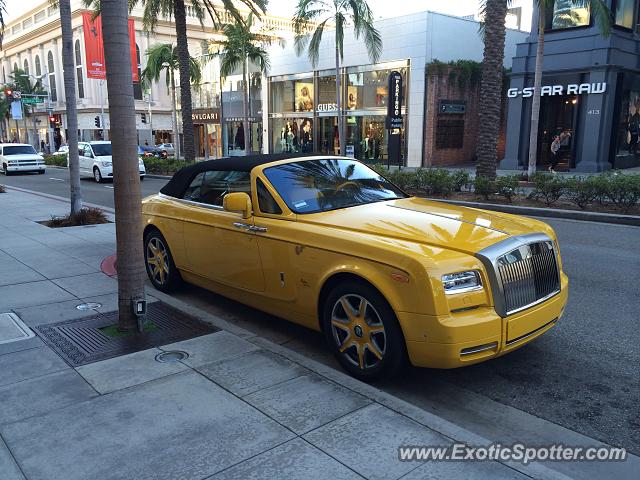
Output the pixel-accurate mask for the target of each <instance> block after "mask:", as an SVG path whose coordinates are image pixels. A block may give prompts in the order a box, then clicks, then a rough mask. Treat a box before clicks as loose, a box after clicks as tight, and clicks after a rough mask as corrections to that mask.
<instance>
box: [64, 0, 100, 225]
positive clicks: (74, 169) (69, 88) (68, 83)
mask: <svg viewBox="0 0 640 480" xmlns="http://www.w3.org/2000/svg"><path fill="white" fill-rule="evenodd" d="M56 1H57V2H58V4H59V6H60V25H61V28H62V67H63V76H64V96H65V104H66V111H67V144H68V145H69V157H68V158H69V181H70V184H71V185H70V192H69V193H70V200H71V214H72V215H73V214H75V213H78V212H79V211H80V210H81V209H82V191H81V189H80V158H79V156H78V110H77V104H76V76H75V72H76V69H75V61H74V60H75V57H74V54H73V31H72V29H71V0H56ZM107 38H108V37H107Z"/></svg>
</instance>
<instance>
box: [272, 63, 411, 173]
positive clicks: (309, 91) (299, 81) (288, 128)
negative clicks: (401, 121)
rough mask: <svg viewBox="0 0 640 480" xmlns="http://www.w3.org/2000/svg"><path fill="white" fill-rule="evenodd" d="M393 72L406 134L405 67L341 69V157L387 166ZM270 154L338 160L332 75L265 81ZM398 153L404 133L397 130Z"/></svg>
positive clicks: (334, 83)
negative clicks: (343, 141)
mask: <svg viewBox="0 0 640 480" xmlns="http://www.w3.org/2000/svg"><path fill="white" fill-rule="evenodd" d="M392 71H399V72H400V73H401V74H402V76H403V79H404V82H403V105H404V106H403V116H404V117H405V128H406V105H407V99H408V97H407V93H408V89H407V85H408V80H409V79H408V67H407V62H406V61H403V62H390V63H386V64H380V65H366V66H358V67H347V68H344V69H342V80H343V81H342V92H341V101H342V107H343V116H344V129H345V132H344V135H345V139H346V155H347V156H352V157H354V158H357V159H359V160H362V161H365V162H372V163H375V162H383V161H386V160H387V157H388V155H387V144H388V133H389V132H388V130H387V129H386V125H385V123H386V114H387V104H388V101H389V92H388V80H389V75H390V73H391V72H392ZM270 80H271V81H270V109H269V113H270V115H269V117H270V120H269V121H270V129H269V132H270V142H271V144H270V151H272V152H275V153H280V152H302V153H306V152H313V151H317V152H320V153H323V154H329V155H338V154H339V152H340V141H339V134H338V107H337V101H336V93H337V92H336V77H335V70H333V69H332V70H325V71H318V72H315V73H304V74H296V75H286V76H280V77H272V78H271V79H270ZM401 130H402V131H401V133H402V141H403V148H402V152H404V131H405V129H404V128H403V129H401Z"/></svg>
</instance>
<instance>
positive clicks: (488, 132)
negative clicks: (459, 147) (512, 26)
mask: <svg viewBox="0 0 640 480" xmlns="http://www.w3.org/2000/svg"><path fill="white" fill-rule="evenodd" d="M509 2H510V0H486V2H485V3H484V5H482V7H481V13H483V14H484V15H483V16H484V19H483V24H482V33H483V36H484V55H483V60H482V80H481V83H480V100H479V114H478V117H479V127H478V138H477V144H476V157H477V165H476V175H477V176H485V177H489V178H495V176H496V166H497V163H498V136H499V135H500V110H501V105H502V65H503V63H504V42H505V34H506V26H505V17H506V15H507V7H508V5H507V4H508V3H509Z"/></svg>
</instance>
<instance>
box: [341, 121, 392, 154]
mask: <svg viewBox="0 0 640 480" xmlns="http://www.w3.org/2000/svg"><path fill="white" fill-rule="evenodd" d="M346 120H347V121H346V124H347V137H346V140H347V154H348V155H349V156H351V153H352V152H353V157H354V158H357V159H358V160H362V161H364V162H371V163H378V162H381V161H382V160H383V159H386V157H387V134H388V132H387V130H386V129H385V117H384V116H383V115H366V116H363V117H347V119H346ZM351 148H352V149H353V150H351Z"/></svg>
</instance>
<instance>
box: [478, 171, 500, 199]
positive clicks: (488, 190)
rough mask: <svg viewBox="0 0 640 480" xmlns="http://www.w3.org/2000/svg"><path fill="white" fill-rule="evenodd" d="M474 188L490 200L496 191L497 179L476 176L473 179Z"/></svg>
mask: <svg viewBox="0 0 640 480" xmlns="http://www.w3.org/2000/svg"><path fill="white" fill-rule="evenodd" d="M473 190H474V191H475V192H476V195H480V196H481V197H482V198H484V199H485V200H489V197H490V196H491V195H493V194H494V193H495V191H496V185H495V181H494V180H493V179H491V178H488V177H482V176H480V177H476V178H475V180H474V181H473Z"/></svg>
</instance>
